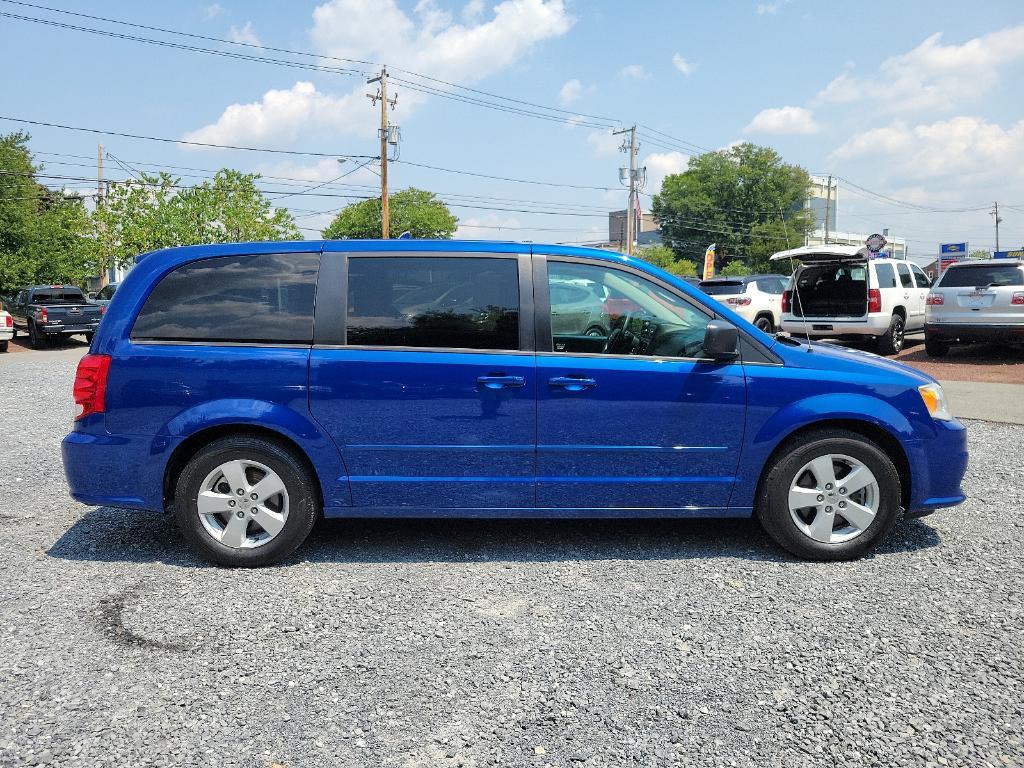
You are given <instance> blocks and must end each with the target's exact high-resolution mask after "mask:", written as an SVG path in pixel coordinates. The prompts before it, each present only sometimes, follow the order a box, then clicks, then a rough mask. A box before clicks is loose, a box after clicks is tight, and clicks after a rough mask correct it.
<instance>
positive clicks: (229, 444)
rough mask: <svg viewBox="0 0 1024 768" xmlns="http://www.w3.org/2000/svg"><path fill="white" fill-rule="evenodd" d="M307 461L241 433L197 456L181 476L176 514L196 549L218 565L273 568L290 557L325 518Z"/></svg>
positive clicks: (263, 440) (211, 445) (217, 442)
mask: <svg viewBox="0 0 1024 768" xmlns="http://www.w3.org/2000/svg"><path fill="white" fill-rule="evenodd" d="M319 506H320V504H319V497H318V495H317V491H316V485H315V483H314V481H313V479H312V478H311V477H310V474H309V471H308V470H307V469H306V468H305V466H304V465H303V463H302V462H301V461H299V460H298V459H297V458H296V457H295V456H293V455H292V453H291V452H290V451H288V450H286V449H285V448H283V447H282V446H280V445H279V444H277V443H275V442H272V441H270V440H267V439H264V438H261V437H255V436H251V435H236V436H230V437H224V438H221V439H219V440H215V441H214V442H212V443H210V444H209V445H208V446H206V447H205V448H203V449H202V450H201V451H199V453H197V454H196V455H195V456H194V457H193V458H192V459H191V460H190V461H189V462H188V464H187V465H186V466H185V468H184V469H183V470H182V472H181V475H179V477H178V482H177V485H176V488H175V496H174V513H175V517H176V519H177V522H178V527H179V528H180V529H181V530H182V532H183V533H184V534H185V536H186V538H187V539H188V540H189V542H190V543H191V544H192V546H193V548H194V549H195V550H196V551H197V552H198V554H199V555H201V556H202V557H203V558H205V559H206V560H209V561H210V562H213V563H216V564H217V565H227V566H236V567H255V566H261V565H270V564H271V563H275V562H277V561H279V560H282V559H283V558H286V557H288V556H289V555H291V554H292V553H293V552H294V551H295V550H296V549H298V548H299V546H300V545H301V544H302V542H303V541H305V540H306V537H307V536H308V535H309V532H310V531H311V530H312V528H313V524H314V523H315V522H316V518H317V516H318V515H319V511H320V510H319Z"/></svg>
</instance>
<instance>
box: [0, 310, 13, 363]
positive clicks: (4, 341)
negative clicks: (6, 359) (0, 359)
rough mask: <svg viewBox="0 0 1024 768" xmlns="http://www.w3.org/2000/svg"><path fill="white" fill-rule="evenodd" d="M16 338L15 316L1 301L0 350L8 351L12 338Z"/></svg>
mask: <svg viewBox="0 0 1024 768" xmlns="http://www.w3.org/2000/svg"><path fill="white" fill-rule="evenodd" d="M13 338H14V318H12V317H11V313H10V312H7V311H6V310H5V309H4V308H3V304H2V303H0V352H6V351H7V346H8V344H9V343H10V341H11V339H13Z"/></svg>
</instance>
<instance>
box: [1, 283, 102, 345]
mask: <svg viewBox="0 0 1024 768" xmlns="http://www.w3.org/2000/svg"><path fill="white" fill-rule="evenodd" d="M8 311H9V312H10V313H11V317H13V318H14V333H15V335H17V334H18V332H19V331H20V332H24V333H27V334H28V338H29V342H30V343H31V344H32V348H33V349H41V348H42V347H45V346H46V343H47V341H48V340H49V339H51V338H54V337H57V336H70V335H71V334H73V333H82V334H85V338H86V339H87V340H88V341H90V342H91V341H92V335H93V334H94V333H95V332H96V326H98V325H99V324H100V318H101V317H102V312H101V310H100V307H99V305H97V304H93V303H91V302H89V301H88V300H87V299H86V298H85V294H84V293H82V291H81V290H80V289H79V288H76V287H75V286H73V285H32V286H29V287H28V288H23V289H22V290H20V291H18V295H17V297H15V299H14V303H13V304H11V305H10V307H9V308H8Z"/></svg>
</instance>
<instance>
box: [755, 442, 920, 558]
mask: <svg viewBox="0 0 1024 768" xmlns="http://www.w3.org/2000/svg"><path fill="white" fill-rule="evenodd" d="M902 514H903V510H902V507H901V506H900V479H899V473H898V472H897V471H896V467H895V466H894V465H893V463H892V460H891V459H890V458H889V457H888V456H887V455H886V454H885V452H884V451H882V450H881V448H879V447H878V446H877V445H875V444H874V443H873V442H871V441H870V440H868V439H867V438H865V437H864V436H862V435H859V434H857V433H855V432H849V431H846V430H838V429H836V430H822V431H819V432H813V433H810V434H805V435H803V436H801V437H800V438H799V439H798V440H795V441H793V442H792V443H790V444H789V445H788V446H787V447H786V448H785V449H783V450H782V451H780V452H779V453H778V455H777V458H776V459H775V461H774V463H773V464H772V466H771V467H770V468H769V470H768V472H767V474H766V475H765V478H764V481H763V482H762V484H761V490H760V494H759V498H758V501H757V516H758V518H759V519H760V521H761V524H762V525H763V526H764V529H765V530H766V531H767V532H768V534H769V535H770V536H771V537H772V538H773V539H775V541H776V542H777V543H778V544H779V545H780V546H782V547H783V548H784V549H786V550H788V551H789V552H791V553H793V554H794V555H797V556H798V557H802V558H805V559H808V560H851V559H853V558H857V557H860V556H861V555H863V554H864V553H865V552H867V551H868V550H869V549H871V548H872V547H874V546H875V545H876V544H877V543H878V542H880V541H881V540H882V539H884V538H885V537H886V536H887V535H888V534H889V532H890V531H892V529H893V527H894V526H895V525H896V523H897V522H898V521H899V519H900V517H901V516H902Z"/></svg>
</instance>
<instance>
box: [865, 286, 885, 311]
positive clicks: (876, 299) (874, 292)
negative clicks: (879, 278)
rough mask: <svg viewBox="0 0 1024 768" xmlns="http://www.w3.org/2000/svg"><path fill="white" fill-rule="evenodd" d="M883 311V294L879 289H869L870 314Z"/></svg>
mask: <svg viewBox="0 0 1024 768" xmlns="http://www.w3.org/2000/svg"><path fill="white" fill-rule="evenodd" d="M881 311H882V292H881V291H880V290H878V289H877V288H868V312H881Z"/></svg>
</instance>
